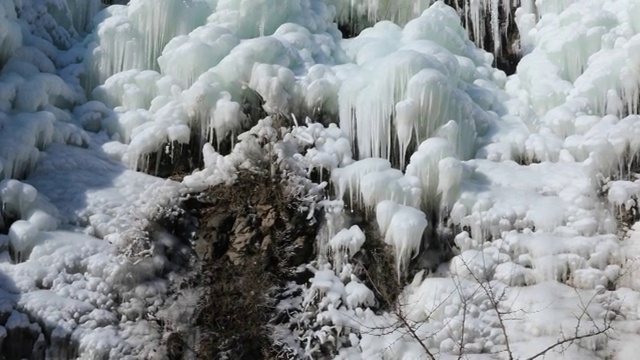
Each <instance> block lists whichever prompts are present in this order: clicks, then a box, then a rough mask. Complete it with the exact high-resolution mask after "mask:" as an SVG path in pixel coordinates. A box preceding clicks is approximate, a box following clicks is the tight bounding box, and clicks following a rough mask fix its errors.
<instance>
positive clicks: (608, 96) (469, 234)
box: [0, 0, 640, 360]
mask: <svg viewBox="0 0 640 360" xmlns="http://www.w3.org/2000/svg"><path fill="white" fill-rule="evenodd" d="M276 3H277V4H276ZM409 3H410V5H411V6H407V4H409ZM276 5H277V6H276ZM517 5H519V8H518V9H517V11H515V19H511V18H510V16H511V13H512V7H515V6H517ZM454 6H457V10H458V12H456V10H455V9H453V8H451V7H448V6H446V5H445V4H444V3H443V2H440V1H437V2H433V4H432V1H426V0H425V1H414V2H408V1H398V2H391V1H373V0H367V1H364V0H362V1H360V0H358V1H343V0H326V1H322V0H308V1H284V2H282V1H281V2H274V1H259V0H248V1H234V0H218V1H213V0H185V1H171V0H162V1H151V0H132V1H130V3H129V4H128V5H114V6H109V7H106V8H104V6H103V5H102V4H101V2H100V1H97V0H90V1H89V0H87V1H79V0H38V1H37V0H21V1H17V0H0V179H2V180H1V181H0V203H1V204H2V206H1V212H0V214H1V216H0V229H2V230H3V234H2V235H0V270H2V279H0V315H2V316H0V318H1V319H3V321H4V319H6V321H4V323H2V324H0V325H1V326H0V341H1V340H2V339H5V340H6V339H8V338H9V337H10V336H13V335H11V334H23V337H24V338H25V339H27V340H25V342H24V344H17V343H12V342H2V345H1V346H2V349H3V351H4V349H5V348H6V349H9V350H6V351H10V352H11V354H12V356H15V357H18V358H22V357H29V356H32V354H35V355H33V356H35V357H37V356H41V357H50V358H65V357H71V356H78V357H82V358H114V359H115V358H118V359H120V358H127V357H130V358H154V356H159V357H161V355H159V354H157V353H156V354H154V350H156V349H160V350H162V348H161V347H160V344H161V343H162V339H161V329H159V327H158V325H157V324H155V323H153V322H151V321H147V320H145V319H146V318H147V317H148V316H149V315H154V316H156V315H157V316H160V317H162V316H164V317H167V319H164V321H165V323H166V324H177V323H178V322H179V319H177V318H176V317H175V314H178V313H179V311H173V310H175V309H173V310H171V309H168V308H166V307H165V306H168V302H166V297H167V295H168V294H169V293H170V292H171V286H172V283H171V281H169V280H168V279H167V278H166V277H164V276H163V275H165V274H166V273H168V272H170V271H172V270H173V269H176V268H177V267H179V266H180V265H179V263H180V259H181V258H182V256H183V255H185V254H186V253H187V252H188V250H189V244H185V243H184V242H183V241H182V240H181V239H178V238H176V237H174V236H172V235H171V234H169V233H168V232H167V231H165V230H164V229H162V228H161V227H160V226H159V225H158V223H157V222H158V220H160V219H162V218H163V217H167V216H175V213H176V212H177V211H178V210H177V205H178V203H179V201H180V196H181V195H182V194H184V192H186V191H190V192H198V191H202V190H204V189H206V188H207V187H209V186H213V185H216V184H221V183H233V181H234V180H235V179H236V178H237V176H238V173H239V171H243V170H250V169H251V168H252V167H256V166H260V167H264V168H265V169H268V170H269V171H270V172H271V174H272V175H274V176H275V174H278V175H281V174H284V179H285V181H287V184H288V185H289V188H290V191H291V192H292V193H294V194H295V195H296V196H298V197H299V198H301V199H302V200H303V203H304V204H305V206H304V208H303V210H305V211H308V213H309V216H310V218H311V217H313V215H314V212H315V211H316V210H318V209H322V211H323V212H324V217H325V223H324V224H323V227H322V230H321V231H320V233H319V235H318V246H317V248H318V251H317V253H318V254H317V255H318V258H317V259H316V260H314V263H313V264H310V265H308V269H309V270H310V271H311V272H312V273H313V276H312V278H311V280H310V281H309V283H308V284H298V285H296V286H298V287H299V288H300V289H301V292H302V295H301V299H298V300H296V301H292V302H291V304H290V305H291V306H292V309H291V310H292V313H293V314H295V316H294V318H295V319H296V320H297V321H298V323H297V325H296V326H300V324H307V325H308V327H307V328H304V329H302V330H300V332H298V333H295V331H297V330H295V331H294V330H292V329H298V328H296V327H295V326H294V327H291V328H286V329H279V330H278V331H282V332H281V333H280V332H276V334H279V335H281V336H282V337H280V338H279V339H278V341H282V342H283V343H286V344H289V346H291V351H293V352H294V353H295V354H297V355H299V356H303V355H307V356H315V355H317V354H318V353H321V352H322V350H321V349H320V347H321V345H322V344H332V346H333V349H334V350H333V351H334V353H332V355H333V356H334V357H336V358H343V359H354V360H355V359H368V358H380V359H397V358H408V359H409V358H411V359H413V358H418V357H420V356H422V355H424V347H426V348H427V349H430V350H431V351H433V352H434V353H439V354H443V356H444V354H451V355H456V356H457V355H467V354H471V353H482V354H484V355H486V356H491V355H490V354H495V353H499V352H503V353H504V352H510V354H509V355H513V356H515V357H527V356H531V355H534V354H535V353H536V351H539V349H541V348H545V347H547V346H549V345H550V344H553V343H554V342H556V341H558V340H559V339H561V338H562V337H563V336H565V337H566V336H567V335H566V334H572V333H573V332H575V331H576V330H575V329H576V327H577V324H581V325H582V326H583V327H582V328H580V327H579V330H580V331H581V333H580V334H583V333H585V334H587V333H588V332H589V331H592V330H593V327H595V326H601V325H603V324H604V325H606V324H607V321H610V320H611V321H613V322H612V323H611V324H613V325H612V326H613V327H614V329H615V330H616V332H615V333H612V334H610V335H609V336H605V335H604V334H599V335H598V336H593V337H586V338H585V339H582V340H580V341H576V342H575V344H574V345H571V346H569V347H567V348H565V349H564V351H566V353H565V356H566V357H571V358H594V357H596V356H600V355H602V356H608V357H610V358H613V359H629V358H631V357H632V356H633V355H629V354H635V353H637V348H635V346H636V345H634V344H635V343H637V335H636V333H637V331H635V330H634V329H635V328H636V327H637V322H638V321H640V320H638V316H637V314H636V313H637V311H635V309H637V306H638V301H640V295H638V291H640V282H639V281H638V276H637V275H634V269H635V265H634V264H635V263H636V260H637V259H638V257H640V252H639V251H640V246H639V245H638V239H639V238H640V237H639V236H638V225H637V224H635V225H634V224H633V222H635V221H636V220H637V216H638V215H637V211H638V206H637V201H638V195H639V194H640V185H638V180H636V179H634V178H633V176H634V174H635V173H636V172H637V164H638V151H639V150H640V141H639V140H638V139H640V125H638V124H640V118H639V117H638V115H637V113H638V109H639V103H638V102H639V100H638V99H639V98H640V97H639V96H640V95H639V94H640V71H639V70H638V69H640V35H639V33H640V27H639V26H638V24H640V17H639V16H640V15H639V14H640V6H639V5H638V2H637V1H635V0H606V1H602V0H573V1H551V0H545V1H542V0H538V1H535V2H534V1H522V2H521V4H518V2H512V1H494V0H491V1H489V0H478V1H469V2H467V1H460V2H458V1H456V2H455V4H454ZM103 8H104V9H103ZM486 14H489V15H490V16H485V15H486ZM460 16H462V21H461V19H460ZM503 17H504V18H503ZM379 20H384V21H379ZM501 20H506V21H512V20H513V21H516V22H517V24H518V28H519V30H520V34H521V48H522V49H523V51H524V53H525V54H526V55H525V56H524V57H523V59H522V60H521V61H520V63H519V64H518V68H517V72H516V74H514V75H513V76H510V77H506V76H505V74H504V73H503V72H501V71H499V70H496V69H494V68H493V67H492V64H493V62H494V60H495V59H494V56H493V55H491V54H489V53H487V52H485V51H483V50H481V49H478V48H477V46H475V45H477V44H482V43H484V41H483V39H486V38H484V37H485V36H488V34H487V33H485V29H486V28H490V29H491V31H490V33H491V36H490V37H491V38H492V39H493V45H494V48H493V49H489V50H493V51H494V52H497V51H498V50H499V48H500V47H502V46H505V45H506V44H503V43H501V42H500V41H501V40H500V39H501V37H502V35H503V34H501V33H500V32H501V31H503V30H502V28H501V25H500V21H501ZM378 21H379V22H378ZM345 22H349V23H351V24H352V25H353V26H355V27H358V26H362V27H363V28H364V27H365V26H366V25H368V24H372V25H373V23H374V22H375V25H373V26H371V27H368V28H365V29H363V30H362V31H361V32H360V33H359V35H358V36H355V37H353V38H350V39H342V37H341V33H340V31H339V30H338V25H337V24H338V23H342V24H344V23H345ZM363 24H364V25H363ZM461 24H465V25H466V26H467V27H469V28H470V29H469V30H470V32H471V33H472V34H473V39H474V41H475V45H474V43H473V42H472V41H471V40H470V39H469V35H468V31H467V30H466V29H465V28H463V26H462V25H461ZM187 145H189V146H191V147H193V148H200V149H202V165H203V166H202V168H201V169H198V170H197V171H194V172H193V173H191V174H189V175H188V176H186V177H185V179H184V181H183V183H182V184H179V183H176V182H173V181H170V180H162V179H159V178H156V177H154V176H151V175H146V174H144V173H142V172H138V171H136V170H146V171H147V172H150V173H154V172H157V169H151V168H150V167H151V165H152V164H155V166H156V167H158V166H159V164H160V163H161V160H162V159H164V158H165V157H169V158H172V157H174V156H178V154H179V151H178V149H181V147H183V146H187ZM194 161H196V160H194ZM196 162H197V161H196ZM312 178H313V179H314V180H311V179H312ZM323 180H327V181H328V182H330V184H327V183H326V182H324V181H323ZM314 181H317V182H314ZM69 184H73V186H70V185H69ZM323 197H327V198H324V199H323ZM320 200H322V201H320ZM359 210H364V220H363V221H369V222H371V221H372V220H373V219H375V223H376V225H377V228H378V230H379V231H380V233H381V238H382V239H383V240H384V242H385V243H387V244H388V245H389V248H390V249H392V251H394V253H395V258H396V264H395V265H396V268H397V273H398V275H399V276H400V275H405V274H407V273H408V272H407V270H408V268H409V263H410V262H412V260H414V261H413V262H414V263H416V264H423V263H424V261H426V262H429V261H431V260H429V258H428V257H429V256H437V254H436V255H433V253H434V252H436V251H438V249H435V248H433V247H430V246H431V245H433V244H436V245H438V246H440V247H443V248H444V247H452V248H453V250H451V251H452V256H453V257H452V258H451V259H446V260H448V261H445V262H444V263H440V260H437V261H435V260H434V262H435V265H436V266H434V267H435V268H437V269H435V271H434V272H432V273H425V272H421V273H418V274H417V275H416V276H415V277H414V280H413V281H412V282H411V283H410V284H408V285H407V286H406V288H405V289H404V290H403V292H402V294H401V296H400V298H399V300H398V303H397V306H396V307H395V309H396V312H397V311H399V312H401V314H404V315H403V316H404V319H405V321H408V323H409V324H419V325H415V326H414V328H412V329H413V330H414V331H413V335H412V336H409V335H408V334H409V333H410V332H407V331H406V330H407V329H405V328H403V326H405V327H406V324H405V325H400V326H398V324H399V321H400V319H401V318H400V317H399V316H398V315H399V314H398V313H395V314H394V313H388V312H383V311H378V312H374V311H373V310H372V309H373V308H376V306H378V305H380V304H378V303H377V298H376V296H378V295H377V294H376V293H374V291H373V290H374V289H371V288H370V285H371V284H370V282H369V280H367V279H366V278H364V277H362V276H359V275H358V274H360V273H359V272H358V271H359V270H358V264H357V261H358V253H361V252H364V251H363V249H365V248H366V245H367V241H370V239H367V238H366V236H365V233H368V232H367V231H365V230H366V229H365V228H364V227H362V228H361V227H359V226H355V225H353V224H351V223H350V221H351V220H350V213H351V212H356V213H357V212H358V211H359ZM621 221H628V222H630V223H629V224H625V225H628V226H629V227H630V230H629V231H628V233H627V234H623V231H624V230H626V228H625V227H623V226H620V222H621ZM374 228H375V226H374ZM443 229H445V230H447V231H451V232H452V234H453V235H452V236H451V239H448V238H447V236H446V235H447V234H448V233H447V232H446V231H445V230H443ZM438 241H441V242H442V244H439V243H438ZM365 250H366V249H365ZM185 256H186V255H185ZM425 259H426V260H425ZM438 265H439V266H438ZM400 277H402V276H400ZM374 285H375V284H374ZM291 292H292V293H294V292H295V291H291ZM283 306H284V305H283ZM376 309H377V310H379V308H376ZM523 314H524V315H523ZM575 314H578V316H580V314H582V315H583V317H582V318H576V317H575V316H574V315H575ZM5 315H6V316H5ZM625 319H626V320H625ZM309 324H313V325H309ZM315 325H317V326H315ZM596 330H597V328H596ZM580 334H576V336H577V335H580ZM274 336H276V335H274ZM287 336H288V337H287ZM416 339H420V341H416ZM9 343H11V344H9ZM296 344H297V345H296ZM296 346H298V347H299V348H296Z"/></svg>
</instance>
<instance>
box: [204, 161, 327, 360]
mask: <svg viewBox="0 0 640 360" xmlns="http://www.w3.org/2000/svg"><path fill="white" fill-rule="evenodd" d="M199 206H200V226H199V230H198V233H197V239H196V252H197V253H198V256H199V257H200V259H201V260H202V264H203V267H202V279H201V286H202V287H203V288H204V296H203V300H202V302H201V306H200V307H199V311H198V315H197V316H198V324H197V325H198V328H199V329H198V332H199V334H200V338H201V341H200V342H199V346H198V349H197V353H198V357H199V358H203V359H225V358H228V359H261V358H273V350H272V344H271V342H270V340H269V336H268V330H267V323H268V322H269V320H270V319H271V318H272V317H273V316H274V309H273V305H274V301H275V299H274V293H275V292H276V291H277V290H276V289H278V288H281V287H282V286H283V285H284V284H285V283H286V282H289V281H295V280H296V277H297V276H300V274H298V273H297V272H296V271H295V269H296V267H298V266H299V265H302V264H304V263H308V262H309V261H310V260H311V258H312V256H313V241H314V237H315V234H316V231H317V226H316V225H315V221H314V220H311V221H309V220H307V219H306V214H305V213H301V212H298V211H297V207H296V203H295V200H293V199H290V198H288V196H287V195H286V185H285V184H281V183H278V182H277V181H274V180H273V179H272V178H271V177H270V176H269V175H268V174H262V173H257V174H256V173H248V172H247V173H245V174H242V175H240V176H239V177H238V180H237V181H236V183H235V184H234V185H232V186H229V185H220V186H217V187H215V188H213V189H211V190H209V191H208V192H206V193H205V194H203V195H201V196H200V199H199Z"/></svg>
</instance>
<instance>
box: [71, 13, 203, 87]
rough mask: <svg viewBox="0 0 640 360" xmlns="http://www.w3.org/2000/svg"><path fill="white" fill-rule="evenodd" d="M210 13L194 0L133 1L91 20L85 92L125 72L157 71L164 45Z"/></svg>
mask: <svg viewBox="0 0 640 360" xmlns="http://www.w3.org/2000/svg"><path fill="white" fill-rule="evenodd" d="M210 12H211V9H210V8H209V4H207V3H206V2H204V1H197V0H189V1H187V2H183V1H171V0H161V1H155V2H148V1H144V0H133V1H131V2H130V3H129V5H127V6H123V5H114V6H110V7H108V8H107V9H105V10H104V11H102V12H101V13H100V14H99V15H98V16H97V17H96V18H95V20H94V21H95V22H96V24H97V25H96V28H95V29H94V31H93V33H92V35H91V36H90V37H89V39H88V40H86V41H87V43H88V44H89V49H88V52H89V54H88V56H86V57H85V64H86V66H87V68H88V74H87V75H86V76H85V80H84V86H85V88H86V89H87V90H88V91H90V90H91V89H93V88H94V87H95V86H97V85H99V84H102V83H104V81H105V80H106V79H107V78H109V77H110V76H111V75H114V74H117V73H119V72H122V71H125V70H131V69H137V70H157V69H158V61H157V59H158V57H159V56H160V55H161V54H162V50H163V49H164V47H165V45H167V43H168V42H169V41H170V40H171V39H173V38H174V37H176V36H179V35H185V34H187V33H189V32H190V31H191V30H193V29H195V28H196V27H198V26H200V25H202V24H203V23H204V22H205V18H206V15H207V14H209V13H210Z"/></svg>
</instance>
